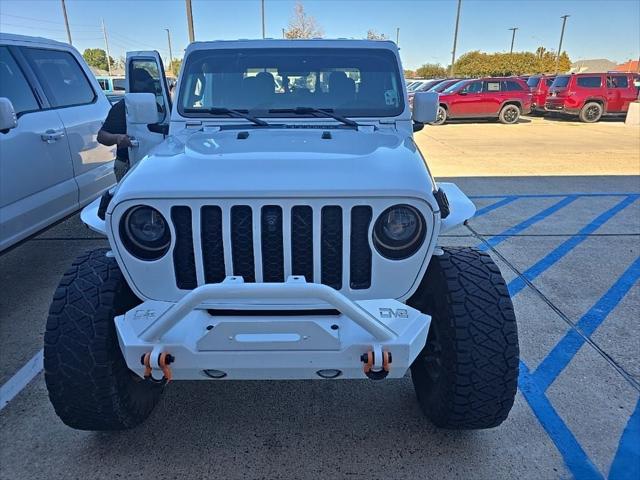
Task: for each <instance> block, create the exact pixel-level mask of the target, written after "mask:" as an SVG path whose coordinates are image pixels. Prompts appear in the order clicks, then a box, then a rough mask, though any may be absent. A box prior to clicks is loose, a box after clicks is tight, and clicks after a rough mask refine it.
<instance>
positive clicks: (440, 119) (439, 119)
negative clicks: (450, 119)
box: [431, 106, 447, 125]
mask: <svg viewBox="0 0 640 480" xmlns="http://www.w3.org/2000/svg"><path fill="white" fill-rule="evenodd" d="M446 121H447V109H446V108H444V107H443V106H439V107H438V113H437V114H436V121H435V122H431V125H442V124H443V123H444V122H446Z"/></svg>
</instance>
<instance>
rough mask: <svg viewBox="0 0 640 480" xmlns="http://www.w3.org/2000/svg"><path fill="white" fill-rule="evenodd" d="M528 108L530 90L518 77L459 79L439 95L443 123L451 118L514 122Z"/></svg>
mask: <svg viewBox="0 0 640 480" xmlns="http://www.w3.org/2000/svg"><path fill="white" fill-rule="evenodd" d="M530 110H531V92H530V91H529V87H528V86H527V84H526V83H525V82H524V81H522V80H521V79H519V78H514V77H508V78H480V79H476V80H462V81H460V82H458V83H455V84H453V85H451V86H450V87H449V88H447V89H445V90H444V91H443V92H442V93H441V94H440V106H439V107H438V118H437V120H436V121H435V122H434V123H433V124H434V125H442V124H443V123H444V122H446V121H447V120H448V119H450V118H498V119H500V121H501V122H502V123H516V122H517V121H518V119H519V118H520V114H521V113H529V111H530Z"/></svg>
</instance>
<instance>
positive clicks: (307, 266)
mask: <svg viewBox="0 0 640 480" xmlns="http://www.w3.org/2000/svg"><path fill="white" fill-rule="evenodd" d="M345 217H346V218H345ZM171 220H172V222H173V227H174V229H175V235H176V241H175V246H174V250H173V266H174V271H175V279H176V286H177V287H178V288H179V289H182V290H189V289H193V288H195V287H196V286H197V285H198V274H197V272H198V271H200V272H201V274H200V275H201V279H202V281H201V283H202V282H203V283H219V282H222V281H223V280H224V278H225V277H226V276H230V275H234V276H242V277H243V278H244V281H245V282H256V281H258V282H283V281H285V280H286V274H288V273H290V274H291V275H300V276H304V277H305V279H306V280H307V281H308V282H314V281H320V283H323V284H325V285H329V286H331V287H333V288H335V289H337V290H341V289H343V288H344V287H345V286H349V287H350V288H351V289H353V290H364V289H368V288H370V287H371V247H370V246H369V227H370V224H371V221H372V208H371V207H370V206H367V205H358V206H353V207H351V208H344V209H343V207H341V206H337V205H324V206H321V207H320V206H318V207H316V206H314V207H311V206H308V205H295V206H292V207H286V208H283V207H281V206H278V205H272V204H265V205H233V206H231V207H230V208H229V207H228V206H227V207H226V208H225V207H221V206H217V205H205V206H202V207H201V208H198V209H194V210H192V209H191V208H190V207H187V206H174V207H172V208H171ZM314 225H315V226H317V227H315V228H317V229H318V231H315V228H314ZM226 226H228V227H227V231H225V227H226ZM196 248H200V250H201V251H199V252H198V251H195V249H196ZM345 250H346V251H345ZM345 256H348V257H349V258H345Z"/></svg>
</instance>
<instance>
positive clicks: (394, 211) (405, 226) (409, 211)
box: [373, 205, 426, 260]
mask: <svg viewBox="0 0 640 480" xmlns="http://www.w3.org/2000/svg"><path fill="white" fill-rule="evenodd" d="M425 234H426V228H425V222H424V217H423V216H422V214H421V213H420V212H419V211H418V210H417V209H416V208H414V207H412V206H411V205H394V206H393V207H389V208H387V209H386V210H385V211H384V212H382V214H381V215H380V216H379V217H378V219H377V220H376V224H375V225H374V227H373V244H374V245H375V247H376V250H378V252H380V254H381V255H382V256H383V257H386V258H389V259H392V260H402V259H404V258H408V257H410V256H411V255H413V254H414V253H416V252H417V251H418V249H419V248H420V247H421V246H422V242H423V241H424V237H425Z"/></svg>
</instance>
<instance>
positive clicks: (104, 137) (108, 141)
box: [96, 100, 131, 148]
mask: <svg viewBox="0 0 640 480" xmlns="http://www.w3.org/2000/svg"><path fill="white" fill-rule="evenodd" d="M125 128H126V119H125V109H124V100H120V101H119V102H118V103H116V104H115V105H113V106H112V107H111V110H109V114H108V115H107V118H106V119H105V121H104V123H103V124H102V128H100V131H99V132H98V137H97V139H96V140H98V142H99V143H101V144H102V145H106V146H108V147H110V146H111V145H117V146H118V148H128V147H130V146H131V139H130V138H129V136H128V135H127V134H126V133H124V132H125V131H126V130H125Z"/></svg>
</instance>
